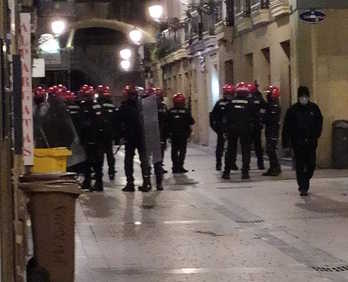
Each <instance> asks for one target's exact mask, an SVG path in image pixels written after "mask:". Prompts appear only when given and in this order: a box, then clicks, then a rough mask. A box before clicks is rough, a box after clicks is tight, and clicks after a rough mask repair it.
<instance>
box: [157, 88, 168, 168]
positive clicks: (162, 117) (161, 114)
mask: <svg viewBox="0 0 348 282" xmlns="http://www.w3.org/2000/svg"><path fill="white" fill-rule="evenodd" d="M155 94H156V97H157V105H158V122H159V129H160V138H161V153H162V170H163V173H167V171H166V170H165V169H164V168H163V160H164V153H165V150H166V149H167V139H168V108H167V106H166V104H165V103H164V102H163V97H164V93H163V90H162V89H160V88H156V89H155Z"/></svg>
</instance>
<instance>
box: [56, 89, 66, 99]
mask: <svg viewBox="0 0 348 282" xmlns="http://www.w3.org/2000/svg"><path fill="white" fill-rule="evenodd" d="M54 94H55V95H56V96H57V97H64V96H65V91H64V89H63V88H58V89H57V90H56V91H55V93H54Z"/></svg>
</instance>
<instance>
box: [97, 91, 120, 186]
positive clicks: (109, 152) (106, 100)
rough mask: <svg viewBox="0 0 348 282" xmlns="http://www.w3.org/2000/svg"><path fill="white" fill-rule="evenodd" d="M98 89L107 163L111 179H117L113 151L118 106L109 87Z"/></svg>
mask: <svg viewBox="0 0 348 282" xmlns="http://www.w3.org/2000/svg"><path fill="white" fill-rule="evenodd" d="M97 89H98V102H99V104H100V105H101V107H102V110H103V116H104V123H105V124H104V127H105V133H104V136H105V137H104V140H103V143H104V146H103V147H104V153H105V155H106V159H107V163H108V174H109V179H110V180H114V179H115V171H116V170H115V162H116V160H115V156H114V152H113V145H114V140H115V139H116V136H117V132H116V131H117V128H118V126H117V125H116V124H115V123H117V122H118V121H117V120H116V118H115V115H116V111H117V109H116V106H115V105H114V104H113V102H112V99H111V93H110V91H109V90H108V89H106V88H105V87H104V86H103V85H99V86H98V87H97Z"/></svg>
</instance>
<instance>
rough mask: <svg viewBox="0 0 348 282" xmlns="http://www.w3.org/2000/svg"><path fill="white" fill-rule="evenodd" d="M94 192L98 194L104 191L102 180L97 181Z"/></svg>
mask: <svg viewBox="0 0 348 282" xmlns="http://www.w3.org/2000/svg"><path fill="white" fill-rule="evenodd" d="M93 190H94V191H96V192H103V191H104V184H103V180H102V179H97V180H96V181H95V183H94V186H93Z"/></svg>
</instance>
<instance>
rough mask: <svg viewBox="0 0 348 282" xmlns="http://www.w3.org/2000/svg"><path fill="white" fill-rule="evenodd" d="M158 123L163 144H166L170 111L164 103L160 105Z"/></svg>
mask: <svg viewBox="0 0 348 282" xmlns="http://www.w3.org/2000/svg"><path fill="white" fill-rule="evenodd" d="M158 122H159V130H160V136H161V142H165V141H166V140H167V138H168V109H167V106H166V104H164V103H160V104H159V105H158Z"/></svg>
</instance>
